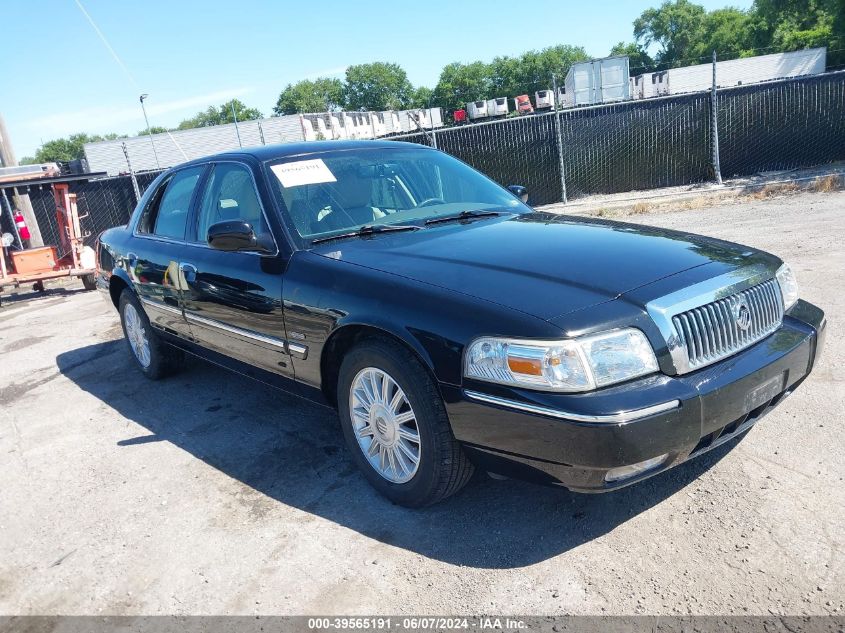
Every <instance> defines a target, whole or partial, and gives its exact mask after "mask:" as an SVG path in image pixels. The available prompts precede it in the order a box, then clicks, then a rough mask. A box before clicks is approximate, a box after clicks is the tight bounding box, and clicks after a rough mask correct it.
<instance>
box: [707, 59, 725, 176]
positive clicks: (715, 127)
mask: <svg viewBox="0 0 845 633" xmlns="http://www.w3.org/2000/svg"><path fill="white" fill-rule="evenodd" d="M710 119H711V120H710V135H711V140H710V145H711V147H712V150H713V171H714V172H715V173H716V182H717V183H718V184H720V185H721V184H722V167H721V165H720V164H719V112H718V109H717V104H716V51H715V50H714V51H713V87H712V88H711V89H710Z"/></svg>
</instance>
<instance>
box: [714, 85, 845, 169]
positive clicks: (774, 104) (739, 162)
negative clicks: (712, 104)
mask: <svg viewBox="0 0 845 633" xmlns="http://www.w3.org/2000/svg"><path fill="white" fill-rule="evenodd" d="M718 109H719V113H718V117H719V119H718V130H719V155H720V157H721V166H722V175H723V176H725V177H726V178H730V177H734V176H746V175H750V174H755V173H758V172H763V171H777V170H784V169H795V168H799V167H813V166H816V165H824V164H826V163H832V162H835V161H839V160H843V159H845V72H838V73H829V74H826V75H817V76H814V77H806V78H803V79H799V80H794V81H783V82H772V83H768V84H760V85H756V86H741V87H737V88H731V89H728V90H720V91H719V92H718Z"/></svg>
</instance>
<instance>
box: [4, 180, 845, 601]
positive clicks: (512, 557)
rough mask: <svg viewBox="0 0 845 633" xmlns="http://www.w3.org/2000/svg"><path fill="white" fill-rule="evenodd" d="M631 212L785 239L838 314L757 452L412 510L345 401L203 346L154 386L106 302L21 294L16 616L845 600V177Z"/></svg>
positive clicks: (715, 231)
mask: <svg viewBox="0 0 845 633" xmlns="http://www.w3.org/2000/svg"><path fill="white" fill-rule="evenodd" d="M627 219H631V218H627ZM634 221H647V222H649V223H652V224H659V225H662V226H667V227H673V228H683V229H689V230H691V231H695V232H701V233H708V234H711V235H716V236H719V237H724V238H729V239H734V240H739V241H743V242H746V243H749V244H752V245H754V246H758V247H762V248H766V249H769V250H772V251H774V252H776V253H778V254H779V255H781V256H782V257H784V258H786V259H787V260H789V261H791V262H793V263H794V264H795V268H796V270H797V274H798V278H799V282H800V284H801V290H802V294H803V296H804V297H806V298H807V299H809V300H811V301H813V302H816V303H818V304H820V305H821V306H823V307H824V308H825V309H826V310H827V312H828V315H829V317H830V320H831V323H830V334H829V336H828V347H827V349H826V351H825V355H824V357H823V360H822V364H821V366H820V367H819V368H818V370H817V371H816V373H815V374H814V376H813V377H812V379H811V380H809V381H807V382H806V383H805V384H804V386H802V388H801V389H800V390H799V391H797V392H796V393H795V394H794V395H793V396H792V397H790V398H789V399H788V400H786V401H785V402H784V403H783V404H782V405H781V407H780V408H779V409H778V410H776V411H775V412H774V413H772V414H771V415H770V416H769V417H767V418H766V419H765V420H764V421H763V422H761V423H760V425H758V426H757V427H756V428H755V429H753V430H752V431H751V432H750V434H748V435H747V436H746V437H745V438H744V439H742V440H741V441H740V442H739V443H734V444H731V445H728V446H726V447H723V448H722V449H720V450H718V451H715V452H713V453H710V454H708V455H707V456H705V457H703V458H701V459H699V460H697V461H695V462H693V463H690V464H687V465H684V466H682V467H679V468H676V469H674V470H673V471H671V472H669V473H667V474H664V475H661V476H659V477H656V478H654V479H652V480H650V481H649V482H647V483H644V484H642V485H639V486H636V487H634V488H629V489H627V490H624V491H621V492H618V493H615V494H612V495H602V496H594V497H592V496H579V495H575V494H571V493H568V492H567V491H564V490H557V489H550V488H541V487H536V486H532V485H529V484H523V483H519V482H514V481H504V482H501V481H493V480H491V479H489V478H487V477H485V476H478V477H477V478H476V480H475V481H474V482H472V483H471V484H470V486H469V487H468V488H467V489H466V490H464V491H463V492H462V493H461V494H460V495H459V496H457V497H456V498H453V499H451V500H449V501H448V502H446V503H443V504H441V505H438V506H436V507H434V508H430V509H426V510H422V511H411V510H405V509H402V508H398V507H394V506H392V505H390V504H389V503H388V502H386V501H384V500H383V499H382V498H380V497H379V496H377V495H376V494H374V493H373V491H372V490H371V489H370V488H369V487H368V486H367V485H366V483H365V482H364V481H363V478H362V477H361V476H360V475H358V473H357V472H356V471H355V469H354V468H353V466H352V464H351V462H350V460H349V459H348V458H347V456H346V454H345V452H344V449H343V448H342V437H341V434H340V431H339V428H338V425H337V421H336V418H335V417H334V416H333V415H332V414H330V413H328V412H327V411H326V410H323V409H321V408H318V407H315V406H311V405H309V404H307V403H305V402H301V401H298V400H296V399H293V398H288V397H286V396H284V395H280V394H277V393H270V392H268V391H266V390H265V389H263V388H262V387H261V386H259V385H258V384H256V383H253V382H250V381H249V380H247V379H244V378H241V377H239V376H236V375H233V374H230V373H227V372H225V371H223V370H221V369H217V368H214V367H212V366H209V365H206V364H203V363H200V362H195V363H193V364H192V365H191V366H190V367H189V369H188V370H187V371H186V372H184V373H183V374H181V375H179V376H178V377H175V378H172V379H170V380H167V381H164V382H159V383H151V382H148V381H146V380H145V379H144V378H142V377H141V375H140V374H139V373H138V372H137V371H135V370H134V368H133V367H132V365H131V364H130V360H129V356H128V352H127V350H126V348H125V347H124V343H123V342H122V341H121V340H119V339H120V335H121V334H120V329H119V325H118V321H117V317H116V314H115V312H114V311H113V310H112V309H111V308H110V306H107V305H106V304H105V303H104V302H103V301H102V300H101V299H100V298H99V297H98V296H96V294H94V293H84V292H82V291H81V290H80V291H76V290H71V289H67V290H54V291H51V292H49V293H47V295H45V296H43V297H40V298H32V299H27V300H17V301H8V302H6V303H5V304H4V306H3V307H2V308H0V403H2V416H0V418H2V420H0V613H4V614H13V613H15V614H99V613H102V614H138V613H144V614H157V613H177V614H217V613H230V614H234V613H238V614H252V613H266V614H270V613H275V614H285V613H311V614H316V613H443V612H446V613H460V612H472V613H482V612H487V613H490V612H498V613H508V614H552V613H577V614H582V613H591V614H592V613H617V614H622V613H653V614H670V613H685V614H686V613H692V614H708V613H717V614H728V613H738V614H767V613H779V614H782V613H786V614H802V613H811V614H820V613H842V612H843V609H845V607H843V602H845V529H843V528H845V485H843V476H845V450H844V449H843V446H845V441H843V430H844V429H843V416H842V412H843V410H845V388H843V387H845V383H843V377H842V375H841V374H840V373H839V371H841V369H842V367H843V360H845V344H843V333H845V332H843V328H845V325H843V324H845V303H844V302H843V289H845V283H843V282H845V246H843V244H845V193H831V194H802V195H799V196H791V197H787V198H781V199H773V200H767V201H761V202H754V203H748V204H744V205H731V206H727V207H724V208H712V209H701V210H697V211H687V212H683V213H674V214H673V213H669V214H660V215H651V216H634ZM68 288H71V287H68Z"/></svg>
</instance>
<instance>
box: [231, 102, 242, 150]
mask: <svg viewBox="0 0 845 633" xmlns="http://www.w3.org/2000/svg"><path fill="white" fill-rule="evenodd" d="M229 105H231V106H232V118H233V119H235V134H237V135H238V147H243V146H244V145H243V143H241V131H240V130H239V129H238V115H237V114H236V113H235V100H234V99H232V102H231V103H230V104H229Z"/></svg>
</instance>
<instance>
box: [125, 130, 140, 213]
mask: <svg viewBox="0 0 845 633" xmlns="http://www.w3.org/2000/svg"><path fill="white" fill-rule="evenodd" d="M120 146H121V147H122V148H123V155H124V156H126V166H127V167H128V168H129V177H130V178H131V179H132V188H133V189H134V190H135V204H138V203H139V202H141V188H140V187H138V179H137V178H136V177H135V171H134V170H133V169H132V163H130V162H129V150H128V149H126V143H121V144H120Z"/></svg>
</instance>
